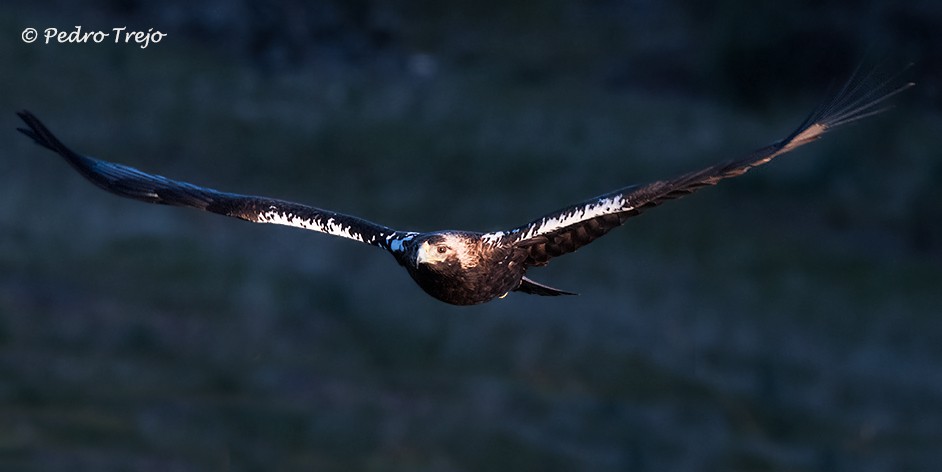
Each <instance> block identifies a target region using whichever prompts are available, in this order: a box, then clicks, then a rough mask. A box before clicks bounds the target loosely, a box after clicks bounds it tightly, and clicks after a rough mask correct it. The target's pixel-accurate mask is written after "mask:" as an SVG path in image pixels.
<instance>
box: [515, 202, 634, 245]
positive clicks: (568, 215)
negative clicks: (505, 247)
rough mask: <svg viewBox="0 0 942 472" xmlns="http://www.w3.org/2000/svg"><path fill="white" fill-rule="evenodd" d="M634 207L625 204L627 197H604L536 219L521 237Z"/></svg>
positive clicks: (537, 234) (526, 237)
mask: <svg viewBox="0 0 942 472" xmlns="http://www.w3.org/2000/svg"><path fill="white" fill-rule="evenodd" d="M632 209H633V207H632V206H630V205H625V199H624V198H622V196H621V195H614V196H611V197H602V198H599V199H598V200H596V201H594V202H592V203H587V204H585V205H582V206H578V207H574V208H570V209H568V210H564V211H561V212H559V213H557V214H555V215H551V216H547V217H544V218H541V219H540V220H538V221H534V222H533V223H531V224H530V225H528V226H527V227H526V228H524V230H523V234H522V235H521V236H520V239H521V240H525V239H530V238H532V237H535V236H540V235H543V234H547V233H552V232H553V231H556V230H559V229H562V228H565V227H567V226H570V225H574V224H576V223H579V222H581V221H586V220H591V219H592V218H597V217H599V216H604V215H610V214H612V213H621V212H625V211H631V210H632Z"/></svg>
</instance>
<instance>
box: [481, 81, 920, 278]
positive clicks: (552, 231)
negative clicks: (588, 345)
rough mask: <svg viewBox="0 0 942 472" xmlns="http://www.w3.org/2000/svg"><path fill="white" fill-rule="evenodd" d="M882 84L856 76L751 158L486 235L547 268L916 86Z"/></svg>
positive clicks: (635, 188) (632, 188) (610, 195)
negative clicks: (522, 251) (667, 203)
mask: <svg viewBox="0 0 942 472" xmlns="http://www.w3.org/2000/svg"><path fill="white" fill-rule="evenodd" d="M893 82H894V81H893V80H885V81H877V80H875V79H874V78H873V73H872V72H871V73H869V74H865V75H863V76H854V77H852V78H851V80H850V81H848V83H847V84H846V85H844V87H843V88H842V89H841V90H840V91H839V93H837V94H836V95H835V96H834V97H833V98H832V99H831V100H829V101H827V102H826V103H825V104H824V105H823V106H821V107H819V108H818V109H817V110H816V111H815V112H813V113H812V114H811V115H809V116H808V118H807V119H805V121H804V122H803V123H802V124H801V126H799V127H798V128H797V129H795V130H794V131H792V133H791V134H789V135H788V136H787V137H786V138H785V139H782V140H780V141H777V142H775V143H773V144H770V145H768V146H765V147H763V148H760V149H757V150H755V151H753V152H752V153H751V154H749V155H748V156H746V157H744V158H741V159H737V160H733V161H728V162H724V163H720V164H716V165H713V166H710V167H707V168H705V169H702V170H699V171H695V172H690V173H687V174H684V175H681V176H679V177H675V178H673V179H670V180H659V181H656V182H652V183H649V184H645V185H634V186H630V187H625V188H623V189H619V190H616V191H614V192H611V193H607V194H605V195H602V196H599V197H596V198H593V199H590V200H586V201H584V202H581V203H578V204H576V205H572V206H570V207H568V208H564V209H561V210H558V211H555V212H552V213H549V214H547V215H545V216H543V217H541V218H538V219H536V220H534V221H532V222H530V223H529V224H527V225H524V226H521V227H518V228H515V229H512V230H510V231H497V232H493V233H488V234H486V235H485V240H487V241H491V242H493V243H499V244H514V245H516V246H517V247H522V248H526V250H527V252H528V258H527V264H529V265H544V264H546V263H547V262H548V261H549V260H550V259H551V258H553V257H556V256H560V255H563V254H566V253H569V252H572V251H575V250H576V249H579V248H580V247H582V246H585V245H586V244H589V243H590V242H592V241H594V240H595V239H597V238H599V237H601V236H603V235H605V234H606V233H608V232H609V231H610V230H612V229H613V228H615V227H618V226H620V225H621V224H622V223H624V222H625V221H626V220H627V219H628V218H631V217H632V216H635V215H638V214H640V213H641V212H643V211H644V210H647V209H648V208H651V207H654V206H657V205H660V204H661V203H663V202H665V201H667V200H672V199H675V198H679V197H683V196H685V195H687V194H690V193H692V192H694V191H696V190H699V189H701V188H703V187H706V186H710V185H716V184H717V183H718V182H719V181H720V180H723V179H728V178H730V177H736V176H738V175H742V174H743V173H745V172H746V171H748V170H749V169H752V168H753V167H756V166H760V165H762V164H765V163H767V162H769V161H771V160H772V159H774V158H776V157H778V156H781V155H782V154H785V153H787V152H790V151H792V150H794V149H795V148H797V147H799V146H802V145H804V144H807V143H810V142H812V141H814V140H816V139H818V138H819V137H821V135H823V134H824V133H825V132H827V131H829V130H831V129H832V128H835V127H837V126H840V125H843V124H846V123H850V122H852V121H856V120H859V119H861V118H865V117H868V116H871V115H874V114H877V113H880V112H881V111H884V110H885V108H883V107H880V106H878V105H880V104H881V103H882V102H884V101H885V100H887V99H888V98H890V97H892V96H893V95H896V94H897V93H900V92H902V91H903V90H905V89H907V88H909V87H911V86H912V85H913V84H912V83H906V84H903V85H902V86H897V85H894V83H893Z"/></svg>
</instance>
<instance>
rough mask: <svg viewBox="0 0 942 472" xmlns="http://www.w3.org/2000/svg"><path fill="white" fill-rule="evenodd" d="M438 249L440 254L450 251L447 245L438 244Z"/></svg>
mask: <svg viewBox="0 0 942 472" xmlns="http://www.w3.org/2000/svg"><path fill="white" fill-rule="evenodd" d="M436 250H437V251H438V253H439V254H444V253H446V252H448V247H446V246H438V248H437V249H436Z"/></svg>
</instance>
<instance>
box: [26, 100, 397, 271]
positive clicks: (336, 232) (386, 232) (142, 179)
mask: <svg viewBox="0 0 942 472" xmlns="http://www.w3.org/2000/svg"><path fill="white" fill-rule="evenodd" d="M17 114H18V115H19V116H20V118H22V119H23V122H25V123H26V125H27V126H29V129H24V128H18V130H19V131H20V132H22V133H23V134H25V135H26V136H29V137H30V138H32V139H33V140H34V141H36V143H37V144H39V145H40V146H42V147H45V148H47V149H49V150H52V151H55V152H56V153H57V154H59V155H60V156H62V157H63V158H64V159H65V160H66V161H67V162H68V163H69V164H71V165H72V167H74V168H75V169H76V170H77V171H78V172H79V173H80V174H82V176H84V177H85V178H87V179H88V180H90V181H91V182H92V183H94V184H95V185H97V186H99V187H101V188H103V189H105V190H107V191H109V192H111V193H114V194H117V195H120V196H122V197H128V198H133V199H135V200H141V201H145V202H149V203H160V204H164V205H174V206H183V207H192V208H197V209H200V210H205V211H209V212H212V213H218V214H221V215H225V216H231V217H235V218H239V219H243V220H247V221H251V222H253V223H273V224H280V225H287V226H295V227H298V228H303V229H308V230H313V231H318V232H321V233H326V234H330V235H333V236H340V237H343V238H347V239H352V240H354V241H359V242H361V243H365V244H369V245H372V246H379V247H382V248H384V249H387V250H389V251H391V252H393V253H397V252H401V250H402V240H403V239H408V238H409V236H410V235H412V234H414V233H410V232H401V231H400V232H397V231H395V230H393V229H391V228H387V227H386V226H382V225H378V224H376V223H373V222H371V221H367V220H364V219H362V218H357V217H355V216H351V215H345V214H342V213H337V212H334V211H330V210H323V209H320V208H315V207H311V206H307V205H302V204H299V203H293V202H288V201H284V200H278V199H274V198H267V197H256V196H251V195H239V194H235V193H228V192H220V191H218V190H213V189H211V188H206V187H200V186H198V185H193V184H190V183H187V182H180V181H177V180H171V179H168V178H166V177H163V176H160V175H155V174H148V173H146V172H142V171H139V170H137V169H135V168H133V167H129V166H126V165H122V164H117V163H114V162H107V161H102V160H98V159H93V158H91V157H87V156H83V155H81V154H78V153H76V152H74V151H72V150H71V149H69V148H68V147H66V145H64V144H62V142H60V141H59V139H58V138H56V137H55V135H53V134H52V132H51V131H49V129H48V128H46V126H45V125H43V124H42V122H40V121H39V119H38V118H36V117H35V116H33V114H32V113H30V112H28V111H21V112H19V113H17Z"/></svg>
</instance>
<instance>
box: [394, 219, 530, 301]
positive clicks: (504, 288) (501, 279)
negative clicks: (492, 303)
mask: <svg viewBox="0 0 942 472" xmlns="http://www.w3.org/2000/svg"><path fill="white" fill-rule="evenodd" d="M483 236H484V233H477V232H471V231H435V232H431V233H426V234H421V235H417V236H415V237H413V238H410V239H408V240H406V241H404V242H403V250H402V252H398V253H393V255H394V256H396V260H397V261H399V263H400V264H401V265H402V266H404V267H405V268H406V271H408V272H409V275H410V276H411V277H412V279H413V280H415V282H416V283H417V284H418V285H419V287H421V288H422V290H424V291H425V293H428V294H429V295H431V296H433V297H435V298H437V299H439V300H442V301H444V302H448V303H452V304H457V305H474V304H477V303H484V302H486V301H489V300H493V299H494V298H497V297H501V296H504V295H506V294H507V293H508V292H511V291H513V290H516V289H518V288H519V287H520V284H521V280H522V279H523V276H524V274H525V273H526V265H524V260H525V259H526V253H525V252H524V251H522V250H520V249H518V248H515V247H513V246H501V245H495V244H489V243H487V242H486V241H485V239H484V237H483Z"/></svg>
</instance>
